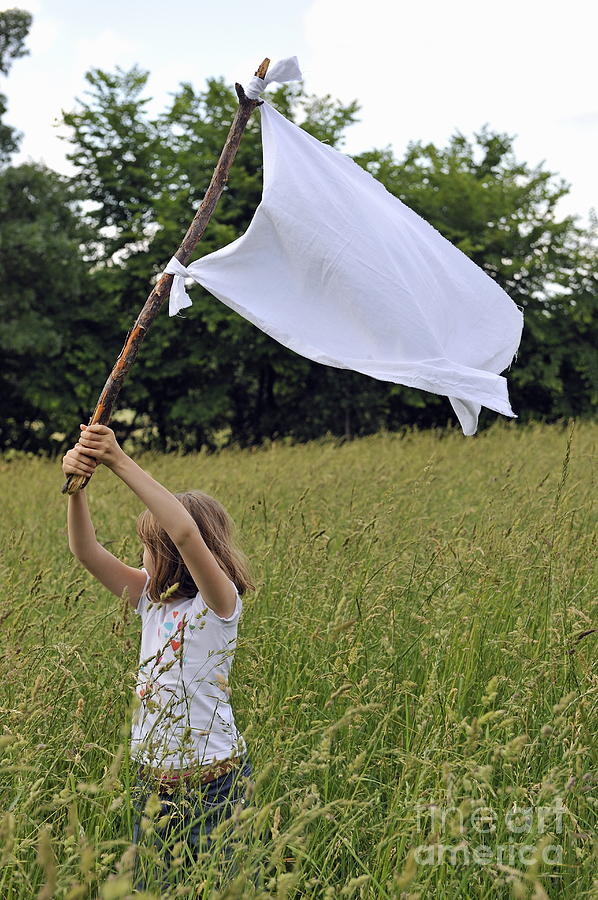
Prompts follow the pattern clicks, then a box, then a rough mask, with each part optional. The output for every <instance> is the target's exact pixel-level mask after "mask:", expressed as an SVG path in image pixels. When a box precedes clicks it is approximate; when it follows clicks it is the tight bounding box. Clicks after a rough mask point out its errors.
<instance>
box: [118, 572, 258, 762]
mask: <svg viewBox="0 0 598 900" xmlns="http://www.w3.org/2000/svg"><path fill="white" fill-rule="evenodd" d="M141 571H142V572H144V573H145V575H146V582H145V587H144V589H143V593H142V594H141V597H140V598H139V603H138V605H137V609H136V610H135V612H136V614H137V615H140V616H141V622H142V632H141V651H140V655H139V673H138V676H137V687H136V693H137V697H138V698H139V701H140V703H139V706H138V707H137V709H136V710H135V712H134V714H133V721H132V725H131V755H132V756H134V757H135V758H136V759H137V761H138V762H140V763H146V764H148V765H152V766H160V767H166V768H174V769H183V768H185V767H187V766H190V765H208V764H209V763H211V762H212V761H214V760H221V759H226V758H227V757H229V756H236V755H242V754H243V753H245V752H246V750H247V747H246V744H245V740H244V738H243V736H242V735H241V734H239V732H238V731H237V728H236V725H235V720H234V716H233V710H232V706H231V704H230V696H229V691H228V689H227V687H228V680H229V675H230V670H231V666H232V662H233V658H234V652H235V647H236V641H237V623H238V620H239V616H240V615H241V612H242V610H243V601H242V600H241V597H240V596H239V592H238V590H237V605H236V607H235V611H234V613H233V614H232V616H230V617H229V618H228V619H222V618H220V616H218V615H216V613H215V612H214V610H213V609H211V608H210V607H209V606H207V605H206V603H205V602H204V600H203V598H202V596H201V593H200V592H199V591H198V592H197V594H196V595H195V597H193V598H186V599H181V600H170V601H167V602H166V603H165V604H164V605H163V606H162V607H161V608H158V605H157V604H154V603H152V602H151V601H150V600H149V598H148V596H147V593H146V591H147V586H148V583H149V574H148V572H147V570H146V569H144V568H142V570H141ZM231 583H232V582H231Z"/></svg>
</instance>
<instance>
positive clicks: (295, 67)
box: [245, 56, 303, 100]
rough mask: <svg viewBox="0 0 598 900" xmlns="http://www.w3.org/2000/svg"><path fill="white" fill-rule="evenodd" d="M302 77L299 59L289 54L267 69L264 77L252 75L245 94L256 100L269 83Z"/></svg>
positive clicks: (297, 79) (295, 79) (281, 82)
mask: <svg viewBox="0 0 598 900" xmlns="http://www.w3.org/2000/svg"><path fill="white" fill-rule="evenodd" d="M302 78H303V75H302V74H301V69H300V68H299V60H298V59H297V57H296V56H289V57H288V58H287V59H281V60H279V62H277V63H274V65H273V66H272V67H271V68H270V69H268V71H267V73H266V76H265V77H264V78H258V77H257V75H254V76H253V78H252V79H251V81H250V82H249V84H248V85H247V87H246V88H245V95H246V96H247V97H249V99H250V100H257V98H258V97H259V95H260V94H263V92H264V91H265V90H266V88H267V87H268V85H269V84H271V82H273V81H277V82H279V83H280V84H283V83H284V82H287V81H300V80H301V79H302Z"/></svg>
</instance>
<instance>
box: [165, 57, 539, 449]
mask: <svg viewBox="0 0 598 900" xmlns="http://www.w3.org/2000/svg"><path fill="white" fill-rule="evenodd" d="M275 68H276V67H274V69H275ZM273 71H274V70H273ZM260 111H261V122H262V143H263V157H264V169H263V171H264V185H263V194H262V200H261V203H260V204H259V206H258V208H257V210H256V212H255V215H254V217H253V219H252V221H251V222H250V224H249V227H248V228H247V231H246V232H245V234H244V235H242V236H241V237H240V238H238V239H237V240H235V241H233V242H232V243H231V244H229V245H228V246H226V247H223V248H222V249H220V250H217V251H216V252H214V253H210V254H209V255H207V256H204V257H203V258H202V259H199V260H197V261H196V262H193V263H191V264H190V265H189V266H187V267H186V268H184V267H183V266H181V265H180V263H177V262H176V261H175V260H171V262H170V263H169V266H168V268H167V269H166V271H167V272H168V271H171V272H172V271H174V272H175V278H174V283H173V286H172V291H171V297H170V314H171V315H174V313H175V312H177V311H178V309H181V308H183V307H185V306H188V305H189V303H190V300H189V297H188V296H187V294H186V292H185V288H184V281H183V276H186V277H189V278H192V279H194V280H195V281H197V282H198V283H199V284H201V285H203V287H204V288H206V289H207V290H208V291H210V292H211V293H212V294H213V295H214V296H215V297H217V298H218V299H219V300H221V301H222V302H223V303H224V304H226V306H228V307H230V309H233V310H235V311H236V312H238V313H239V315H241V316H243V317H244V318H246V319H248V321H250V322H252V323H253V324H254V325H256V326H257V327H258V328H260V329H261V330H262V331H264V332H266V334H269V335H270V336H271V337H273V338H275V339H276V340H277V341H279V342H280V343H281V344H284V346H285V347H289V348H290V349H291V350H294V351H295V352H296V353H299V354H301V355H302V356H306V357H307V358H308V359H312V360H315V361H316V362H319V363H322V364H324V365H328V366H336V367H337V368H340V369H352V370H354V371H356V372H362V373H363V374H364V375H369V376H371V377H372V378H377V379H379V380H381V381H390V382H395V383H397V384H403V385H407V386H409V387H413V388H419V389H421V390H425V391H431V392H433V393H435V394H442V395H444V396H447V397H448V398H449V400H450V402H451V404H452V406H453V408H454V410H455V413H456V414H457V417H458V419H459V421H460V423H461V427H462V429H463V432H464V433H465V434H474V433H475V431H476V429H477V422H478V415H479V412H480V408H481V406H486V407H488V408H489V409H492V410H495V411H496V412H499V413H502V414H503V415H505V416H514V413H513V411H512V409H511V406H510V404H509V398H508V392H507V382H506V379H505V378H504V377H503V376H501V375H500V373H501V372H502V371H503V370H504V369H506V368H507V367H508V366H509V365H510V364H511V361H512V359H513V356H514V354H515V352H516V350H517V347H518V345H519V342H520V339H521V332H522V327H523V316H522V314H521V312H520V311H519V309H518V307H517V306H516V305H515V303H514V302H513V301H512V300H511V299H510V297H509V296H508V295H507V294H506V293H505V291H503V290H502V288H501V287H499V285H498V284H497V283H496V282H495V281H494V280H493V279H492V278H490V276H489V275H487V274H486V273H485V272H484V271H483V270H482V269H481V268H480V267H479V266H477V265H476V264H475V263H474V262H473V261H472V260H471V259H469V257H467V256H466V255H465V254H464V253H462V252H461V250H459V249H458V248H457V247H455V246H454V245H453V244H451V243H450V241H448V240H447V239H446V238H444V237H443V236H442V235H441V234H440V233H439V232H438V231H436V229H435V228H433V227H432V225H430V224H429V223H428V222H426V221H425V220H424V219H422V218H421V216H419V215H417V213H415V212H413V210H411V209H409V207H407V206H405V204H404V203H402V202H401V200H399V199H398V198H397V197H394V196H393V195H392V194H390V193H389V192H388V191H387V190H386V189H385V188H384V187H383V185H382V184H380V182H378V181H376V180H375V179H374V178H373V177H372V176H371V175H370V174H369V173H368V172H366V171H365V170H363V169H362V168H361V167H360V166H358V165H357V164H356V163H355V162H353V160H351V159H350V158H349V157H347V156H345V155H343V154H342V153H339V152H338V151H337V150H334V149H333V148H331V147H328V146H326V145H325V144H322V143H321V142H320V141H318V140H316V139H315V138H314V137H312V136H311V135H309V134H308V133H307V132H306V131H304V130H303V129H301V128H299V127H298V126H297V125H294V124H293V123H292V122H290V121H288V120H287V119H286V118H285V117H284V116H282V115H281V114H280V113H278V112H277V111H276V110H275V109H274V108H273V107H272V106H270V105H269V104H268V103H263V104H262V106H260Z"/></svg>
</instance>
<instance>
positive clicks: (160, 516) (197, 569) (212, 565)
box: [77, 424, 237, 618]
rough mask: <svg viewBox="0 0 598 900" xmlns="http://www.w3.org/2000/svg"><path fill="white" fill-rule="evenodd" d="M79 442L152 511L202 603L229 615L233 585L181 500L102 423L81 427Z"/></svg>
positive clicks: (231, 605) (219, 614) (232, 598)
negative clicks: (183, 565)
mask: <svg viewBox="0 0 598 900" xmlns="http://www.w3.org/2000/svg"><path fill="white" fill-rule="evenodd" d="M79 442H80V449H81V450H82V451H83V452H84V453H85V454H87V455H89V456H92V457H93V458H94V459H96V460H98V461H101V462H103V463H104V465H106V466H108V468H110V469H112V471H113V472H114V474H115V475H118V477H119V478H120V479H121V480H122V481H124V482H125V484H127V485H128V486H129V487H130V488H131V490H132V491H134V492H135V493H136V494H137V496H138V497H139V499H140V500H142V501H143V502H144V503H145V505H146V506H147V508H148V509H149V510H150V512H151V513H153V514H154V516H155V517H156V519H157V521H158V522H159V523H160V525H161V526H162V528H163V529H164V530H165V531H166V533H167V534H168V536H169V537H170V539H171V540H172V542H173V543H174V544H175V546H176V548H177V550H178V551H179V553H180V554H181V557H182V558H183V562H184V563H185V565H186V566H187V569H188V570H189V573H190V574H191V577H192V578H193V580H194V582H195V583H196V585H197V586H198V587H199V590H200V591H201V595H202V597H203V599H204V600H205V602H206V604H207V605H208V606H210V607H211V608H212V609H213V610H214V612H215V613H216V615H218V616H220V617H222V618H228V617H229V616H232V614H233V613H234V611H235V606H236V600H237V595H236V590H235V587H234V586H233V583H232V581H231V580H230V579H229V577H228V575H226V573H225V572H224V571H223V570H222V569H221V568H220V565H219V564H218V562H217V561H216V558H215V557H214V555H213V554H212V551H211V550H210V548H209V547H208V546H207V544H206V542H205V541H204V539H203V537H202V535H201V533H200V531H199V528H198V527H197V524H196V522H195V520H194V519H193V517H192V516H191V515H190V513H188V512H187V510H186V509H185V507H184V506H183V504H182V503H180V502H179V501H178V500H177V498H176V497H175V496H174V495H173V494H171V493H170V491H169V490H168V489H167V488H165V487H164V486H163V485H161V484H160V483H159V482H158V481H156V480H155V479H154V478H152V476H151V475H150V474H149V473H148V472H145V471H144V470H143V469H142V468H141V466H138V465H137V463H136V462H134V460H132V459H131V457H130V456H127V454H126V453H125V452H124V450H122V449H121V447H119V445H118V443H117V441H116V438H115V436H114V432H113V431H112V429H110V428H108V427H107V426H106V425H97V424H96V425H90V426H89V427H88V428H85V427H84V428H83V430H82V432H81V437H80V438H79ZM77 446H79V445H77Z"/></svg>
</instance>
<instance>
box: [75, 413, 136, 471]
mask: <svg viewBox="0 0 598 900" xmlns="http://www.w3.org/2000/svg"><path fill="white" fill-rule="evenodd" d="M79 427H80V428H81V434H80V436H79V443H78V444H75V450H80V451H81V453H82V454H84V455H85V457H87V458H89V457H91V458H92V461H93V462H94V465H95V464H97V463H104V465H105V466H108V468H109V469H113V468H114V467H115V466H116V465H117V464H118V463H119V462H122V460H123V459H126V458H127V454H126V453H125V452H124V450H122V449H121V447H120V446H119V444H118V442H117V440H116V437H115V435H114V432H113V431H112V429H111V428H108V426H107V425H100V424H98V423H96V424H95V425H80V426H79ZM84 474H89V473H87V472H86V473H84Z"/></svg>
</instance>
